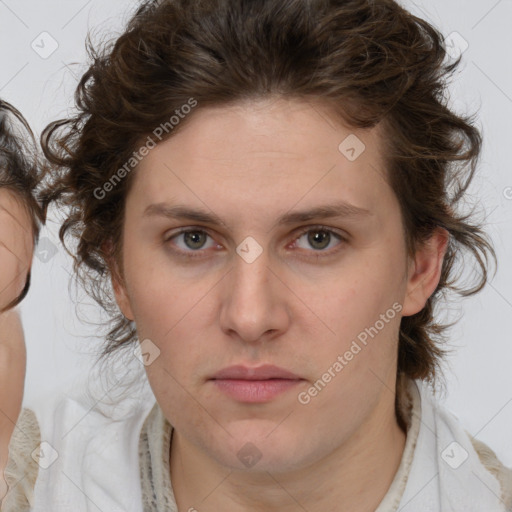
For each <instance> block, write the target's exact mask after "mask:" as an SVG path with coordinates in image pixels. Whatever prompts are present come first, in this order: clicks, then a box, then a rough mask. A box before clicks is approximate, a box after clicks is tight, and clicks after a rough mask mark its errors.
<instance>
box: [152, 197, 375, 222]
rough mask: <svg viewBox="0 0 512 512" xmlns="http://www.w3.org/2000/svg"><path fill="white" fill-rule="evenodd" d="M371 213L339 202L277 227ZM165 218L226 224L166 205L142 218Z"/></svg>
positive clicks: (288, 217) (287, 218) (293, 215)
mask: <svg viewBox="0 0 512 512" xmlns="http://www.w3.org/2000/svg"><path fill="white" fill-rule="evenodd" d="M372 215H373V213H372V212H371V211H370V210H367V209H366V208H361V207H359V206H355V205H353V204H350V203H347V202H344V201H341V202H338V203H334V204H327V205H322V206H317V207H314V208H310V209H308V210H302V211H292V212H288V213H285V214H284V215H282V216H281V217H279V219H278V221H277V224H278V225H290V224H297V223H300V222H307V221H310V220H316V219H329V218H347V217H348V218H357V217H369V216H372ZM154 216H157V217H165V218H168V219H183V220H189V221H193V222H203V223H205V224H212V225H217V226H220V225H226V223H225V222H224V221H223V220H222V219H221V218H220V217H219V216H218V215H216V214H215V213H213V212H207V211H205V210H201V209H195V208H190V207H187V206H182V205H171V204H168V203H155V204H151V205H149V206H148V207H147V208H146V209H145V210H144V213H143V217H154Z"/></svg>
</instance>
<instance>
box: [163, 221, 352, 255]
mask: <svg viewBox="0 0 512 512" xmlns="http://www.w3.org/2000/svg"><path fill="white" fill-rule="evenodd" d="M311 231H317V232H319V231H322V232H325V233H329V234H331V235H334V237H335V238H337V239H338V241H339V242H340V244H338V245H337V246H336V247H338V248H334V250H333V249H330V250H321V249H319V250H316V251H315V250H312V251H311V252H313V253H315V256H314V257H315V258H322V257H328V256H332V255H333V254H335V253H337V252H338V251H339V250H341V248H339V246H341V245H343V243H344V242H347V238H346V237H344V236H342V235H341V234H340V233H339V232H338V231H336V230H333V229H331V228H328V227H327V226H321V225H316V226H308V227H307V229H304V230H302V231H300V232H299V233H298V234H297V235H296V236H295V237H294V239H293V242H296V241H297V240H299V239H300V238H301V237H302V236H303V235H305V234H307V233H309V232H311ZM185 233H205V234H206V235H208V236H209V237H210V238H212V237H211V236H210V235H209V233H208V232H207V231H206V230H205V229H202V228H194V227H191V228H182V229H180V230H179V231H178V232H177V233H173V234H172V235H171V236H169V237H166V238H165V240H164V243H166V244H167V242H170V241H171V240H173V239H174V238H177V237H178V236H180V235H182V234H185ZM205 250H206V249H197V250H192V249H191V250H189V251H183V250H182V249H178V250H176V249H171V251H172V252H174V253H175V254H178V255H179V256H183V257H185V258H190V259H191V258H204V256H202V255H201V253H203V252H205ZM308 252H309V251H308Z"/></svg>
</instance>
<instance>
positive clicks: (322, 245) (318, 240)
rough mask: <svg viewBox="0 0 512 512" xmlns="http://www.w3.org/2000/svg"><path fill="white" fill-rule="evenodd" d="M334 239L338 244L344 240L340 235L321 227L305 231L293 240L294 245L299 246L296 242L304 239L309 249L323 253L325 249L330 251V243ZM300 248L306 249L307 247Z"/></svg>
mask: <svg viewBox="0 0 512 512" xmlns="http://www.w3.org/2000/svg"><path fill="white" fill-rule="evenodd" d="M334 238H336V239H338V241H340V242H343V241H344V238H343V237H342V236H341V235H339V234H338V233H336V232H335V231H333V230H331V229H328V228H323V227H316V228H309V229H308V230H307V231H303V232H302V233H301V234H300V236H299V237H298V238H296V239H295V240H296V242H295V245H299V244H298V241H300V240H301V239H305V240H306V243H307V244H308V245H309V246H310V247H313V249H315V251H317V252H318V251H322V252H325V249H330V248H331V247H332V245H331V242H333V239H334ZM299 247H300V245H299ZM300 248H301V249H307V247H300Z"/></svg>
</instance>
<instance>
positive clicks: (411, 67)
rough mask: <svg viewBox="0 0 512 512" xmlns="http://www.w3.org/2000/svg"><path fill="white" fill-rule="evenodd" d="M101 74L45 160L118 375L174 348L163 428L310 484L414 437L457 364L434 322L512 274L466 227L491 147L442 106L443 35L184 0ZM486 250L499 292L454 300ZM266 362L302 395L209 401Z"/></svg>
mask: <svg viewBox="0 0 512 512" xmlns="http://www.w3.org/2000/svg"><path fill="white" fill-rule="evenodd" d="M91 54H92V57H93V62H92V64H91V66H90V68H89V69H88V71H87V72H86V73H85V75H84V76H83V77H82V80H81V81H80V84H79V86H78V91H77V106H78V108H79V113H78V114H77V115H76V116H75V117H73V118H70V119H68V120H62V121H59V122H56V123H54V124H52V125H50V126H49V127H47V129H46V131H45V137H46V139H45V142H44V144H43V146H44V149H45V153H46V155H47V157H48V158H49V159H50V161H51V162H52V163H53V164H54V165H55V166H56V167H57V168H58V175H57V178H56V179H55V183H54V184H53V188H52V189H51V190H50V191H49V193H48V195H47V201H49V202H50V201H56V202H58V203H59V204H62V205H65V206H69V207H71V209H70V212H69V215H68V216H67V218H66V220H65V223H64V224H63V226H62V229H61V232H60V236H61V239H62V241H63V242H65V238H66V236H67V235H72V236H73V237H74V238H75V239H76V240H77V243H78V245H77V248H76V254H74V257H75V265H76V267H75V268H76V270H77V272H78V275H79V276H80V277H81V279H82V281H83V283H84V285H85V286H86V287H87V288H88V290H89V291H90V292H91V294H92V295H93V296H94V297H95V298H96V299H97V300H98V301H99V302H100V304H102V305H103V306H104V307H105V308H106V309H107V310H108V311H111V312H113V314H114V317H113V319H112V322H113V323H112V324H110V325H109V332H108V335H107V344H106V346H105V351H104V354H105V356H106V357H109V355H110V354H113V352H114V351H116V350H117V349H119V348H121V347H124V346H128V347H131V349H132V350H133V348H134V346H133V344H134V343H135V342H136V341H137V339H139V340H140V341H141V342H142V343H143V344H144V343H146V345H145V346H144V347H143V351H145V352H146V354H147V357H148V358H150V359H151V358H152V357H154V355H155V353H157V354H158V351H159V354H160V355H159V357H158V358H156V359H155V360H154V362H152V363H151V364H149V365H148V366H147V367H146V370H147V374H148V378H149V381H150V383H151V386H152V388H153V391H154V392H155V395H156V398H157V401H158V402H159V404H160V406H161V407H162V409H163V411H164V413H165V415H166V416H167V417H168V419H169V420H170V421H171V423H173V424H174V426H175V428H176V429H177V431H179V432H181V433H184V435H187V436H189V438H190V440H191V441H192V442H193V443H194V444H196V445H197V446H202V447H203V448H204V449H205V450H206V451H207V452H208V453H210V454H212V456H214V457H216V458H217V460H219V461H222V462H223V463H226V464H228V465H235V464H236V463H237V460H236V447H237V446H238V447H241V446H242V445H243V444H244V443H243V441H244V440H245V441H252V442H253V443H257V444H258V447H259V448H261V451H262V452H264V453H265V455H266V456H267V461H266V464H267V466H265V467H267V468H274V469H276V468H281V469H282V468H284V467H285V466H286V467H299V466H303V465H305V464H306V463H308V462H309V463H312V462H314V460H315V457H319V456H321V455H322V454H325V453H329V452H330V451H332V449H333V447H334V446H337V445H339V444H340V443H341V442H342V441H343V440H344V439H346V438H347V437H348V436H349V435H351V434H353V433H354V431H355V430H356V429H357V428H358V427H359V426H360V425H362V423H364V421H365V419H367V418H368V417H369V416H371V415H374V416H375V415H381V416H382V417H385V416H386V411H387V412H388V413H389V411H390V408H389V405H390V404H391V405H392V406H393V404H395V407H396V413H397V421H398V422H399V424H400V426H402V427H403V426H404V425H403V419H402V418H401V416H400V404H401V400H402V397H403V392H404V386H405V380H406V379H408V378H415V379H416V378H417V379H424V380H427V381H433V380H434V377H435V376H436V375H437V374H438V373H439V364H440V362H441V359H442V355H443V354H444V350H445V349H444V347H443V343H444V341H445V340H444V337H443V329H444V328H445V327H446V326H443V325H442V324H441V323H440V322H439V320H438V319H437V318H435V316H434V306H435V305H436V304H437V302H438V301H439V299H440V298H442V295H443V294H444V292H446V291H447V290H449V289H452V290H458V291H459V292H460V293H462V294H465V295H468V294H471V293H476V292H477V291H478V290H479V289H481V288H482V286H483V285H484V283H485V281H486V276H487V268H486V261H487V257H488V256H489V255H494V251H493V249H492V246H491V245H490V243H489V242H488V241H487V239H486V237H485V235H484V234H483V233H482V231H481V229H480V228H479V227H478V226H477V225H476V224H474V223H473V222H472V220H471V219H470V218H469V217H467V216H466V217H465V216H464V215H462V213H461V212H458V211H457V208H458V206H459V201H460V199H461V198H462V197H464V193H465V191H466V189H467V186H468V185H469V183H470V181H471V178H472V176H473V173H474V171H475V166H476V161H477V157H478V155H479V151H480V144H481V138H480V135H479V132H478V130H477V129H476V128H475V127H474V125H473V123H472V122H471V120H470V119H468V118H464V117H462V116H459V115H456V114H455V113H453V112H452V111H450V109H449V107H448V106H447V104H446V101H445V98H446V94H445V89H446V79H447V77H448V76H449V75H450V73H451V72H452V71H453V70H454V69H455V66H456V63H453V62H447V61H446V60H445V59H446V52H445V49H444V45H443V39H442V36H441V34H440V33H439V32H437V30H436V29H434V28H433V27H432V26H430V25H429V24H428V23H426V22H425V21H423V20H421V19H418V18H416V17H414V16H413V15H411V14H410V13H408V12H407V11H405V10H404V9H402V8H401V7H399V6H398V5H397V4H396V3H395V2H394V1H391V0H351V1H342V0H281V1H279V2H276V1H273V0H259V1H254V2H245V1H243V0H215V1H212V0H192V1H191V0H187V1H185V0H175V1H167V2H148V3H146V4H144V5H143V6H142V7H141V8H140V9H139V10H138V12H137V13H136V15H135V16H134V17H133V18H132V19H131V21H130V23H129V25H128V28H127V29H126V31H125V32H124V33H123V34H122V35H121V36H120V37H119V38H118V39H117V40H116V42H115V44H113V45H111V46H107V47H105V48H104V50H103V51H102V52H98V51H95V50H93V49H92V48H91ZM56 172H57V171H56ZM164 203H165V204H164ZM340 203H347V204H348V205H349V206H347V205H345V207H343V208H342V212H341V213H342V215H340V216H333V215H325V216H322V215H323V214H326V213H328V212H327V211H326V210H328V206H329V207H330V206H331V205H335V204H338V206H339V205H340ZM317 208H318V209H319V211H317V212H316V214H315V215H312V216H310V215H299V214H298V212H306V211H309V210H312V209H317ZM185 210H187V211H185ZM188 210H194V211H195V213H191V212H189V211H188ZM199 210H200V212H199ZM329 211H330V210H329ZM331 213H332V212H331ZM178 214H180V215H181V216H179V217H176V215H178ZM180 228H186V229H187V230H188V231H193V233H190V234H188V235H187V234H182V235H180V234H179V232H180ZM308 234H309V236H308ZM338 237H339V238H338ZM201 238H202V240H201ZM467 251H469V253H470V254H471V255H473V256H475V258H476V261H477V264H478V265H479V267H480V268H481V271H482V275H481V276H479V277H478V279H477V282H476V284H475V286H474V287H473V288H462V287H459V288H457V284H458V282H457V279H456V277H457V270H458V269H457V268H455V263H456V262H457V261H458V258H459V257H460V256H461V255H462V254H463V253H464V252H467ZM187 253H190V254H191V255H187ZM192 253H193V254H192ZM480 277H481V278H480ZM111 282H112V284H113V289H110V283H111ZM117 307H119V309H120V310H119V309H117ZM143 340H150V341H143ZM155 346H156V348H155ZM263 363H270V364H274V365H277V366H281V367H284V368H285V369H287V370H289V371H291V372H293V373H295V374H297V375H298V376H299V377H301V378H302V379H304V380H303V381H301V382H300V383H299V384H296V385H295V386H294V387H293V389H292V391H288V392H286V393H284V394H281V395H279V397H276V398H275V399H274V400H269V401H265V402H264V403H260V404H254V403H252V404H250V405H249V404H247V403H245V402H244V403H242V402H240V401H239V400H235V399H233V398H228V397H227V396H226V394H225V393H221V392H220V391H218V388H217V387H216V386H217V384H216V383H215V382H214V381H212V380H209V379H211V378H212V377H213V376H214V374H216V373H217V372H219V371H220V370H222V369H223V368H225V367H228V366H230V365H237V364H242V365H246V366H251V367H252V366H259V365H260V364H263ZM395 386H396V391H397V392H396V403H395V394H394V391H395ZM262 399H263V398H262ZM391 409H393V407H391ZM292 411H293V412H292ZM287 412H292V413H291V415H290V417H289V418H287V419H286V421H283V417H284V415H286V413H287ZM281 421H282V422H283V423H282V424H280V425H279V427H277V425H278V424H279V422H281ZM313 427H314V430H315V433H316V434H315V436H314V437H311V436H310V433H311V431H312V429H313ZM228 432H229V434H228ZM270 432H272V435H271V436H270V435H269V433H270ZM298 446H300V450H298V449H297V447H298ZM285 461H287V462H285Z"/></svg>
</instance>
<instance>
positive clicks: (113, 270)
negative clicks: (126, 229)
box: [102, 239, 135, 320]
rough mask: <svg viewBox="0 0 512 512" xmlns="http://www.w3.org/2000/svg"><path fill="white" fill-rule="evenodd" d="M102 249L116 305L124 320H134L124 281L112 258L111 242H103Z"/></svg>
mask: <svg viewBox="0 0 512 512" xmlns="http://www.w3.org/2000/svg"><path fill="white" fill-rule="evenodd" d="M102 249H103V253H104V254H105V258H106V260H107V263H108V267H109V269H110V276H111V277H110V279H111V282H112V289H113V290H114V296H115V298H116V302H117V305H118V307H119V309H120V310H121V313H122V314H123V315H124V317H125V318H127V319H128V320H135V316H134V314H133V311H132V308H131V304H130V298H129V296H128V292H127V289H126V283H125V280H124V278H123V277H122V272H120V269H119V268H118V264H117V261H116V259H115V257H114V256H113V244H112V241H111V240H110V239H109V240H107V241H106V242H104V243H103V245H102Z"/></svg>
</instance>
